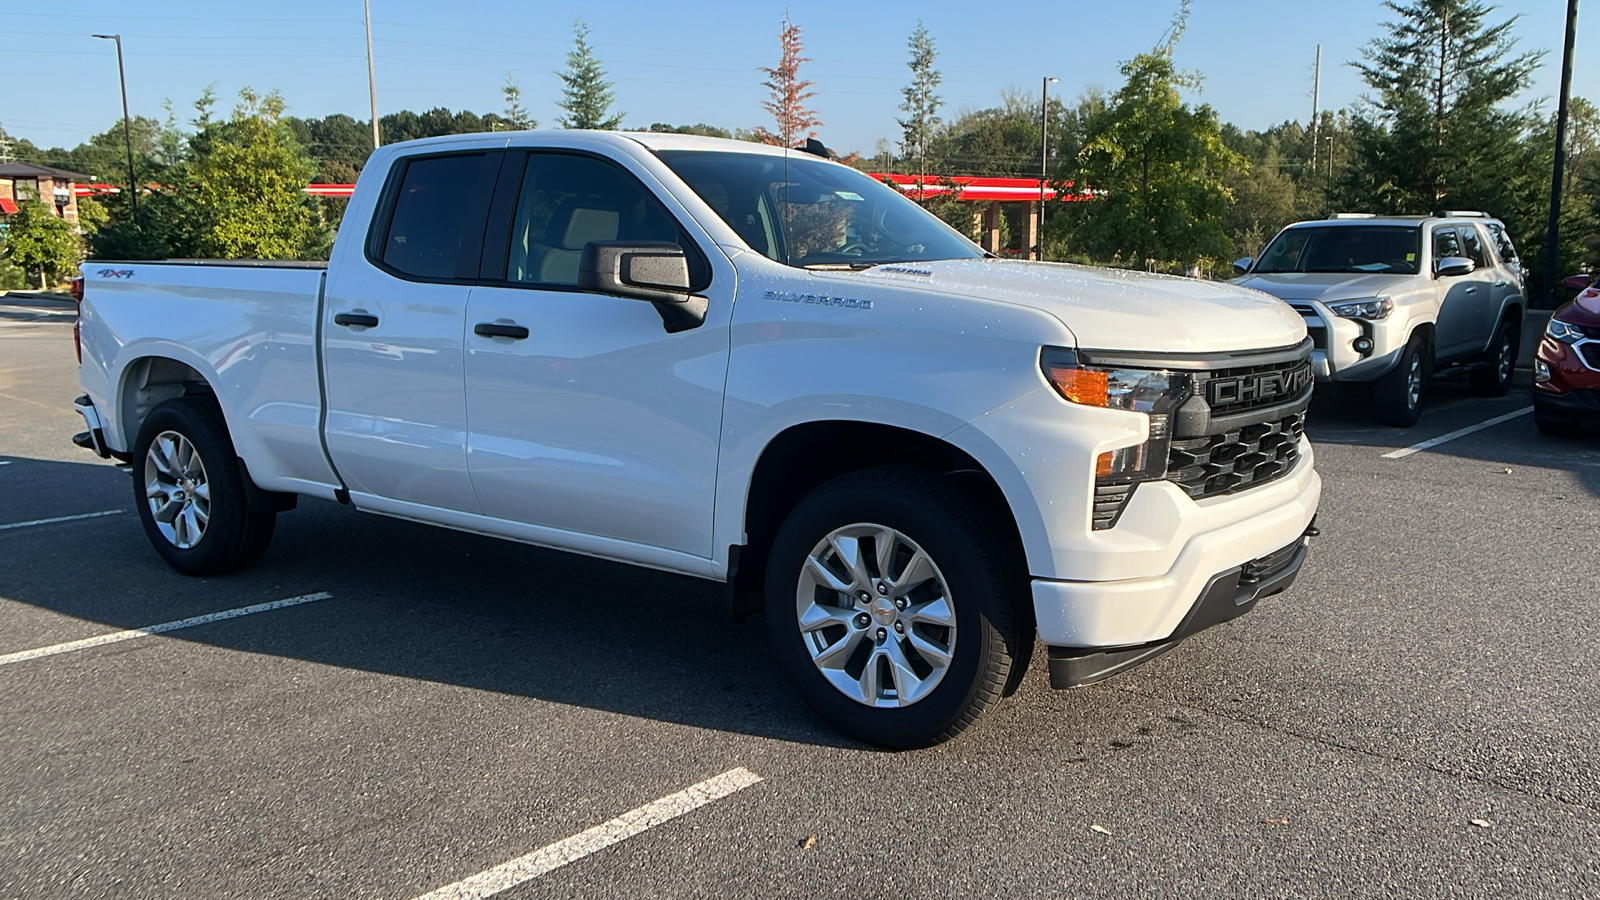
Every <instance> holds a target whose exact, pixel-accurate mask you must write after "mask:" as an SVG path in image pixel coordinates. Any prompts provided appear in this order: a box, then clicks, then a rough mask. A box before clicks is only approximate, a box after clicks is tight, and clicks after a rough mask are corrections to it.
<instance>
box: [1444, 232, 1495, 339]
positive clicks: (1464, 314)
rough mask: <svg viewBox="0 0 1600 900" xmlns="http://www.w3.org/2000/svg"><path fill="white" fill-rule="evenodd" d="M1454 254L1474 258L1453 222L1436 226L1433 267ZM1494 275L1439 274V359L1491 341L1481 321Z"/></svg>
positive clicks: (1481, 272) (1472, 273)
mask: <svg viewBox="0 0 1600 900" xmlns="http://www.w3.org/2000/svg"><path fill="white" fill-rule="evenodd" d="M1480 249H1481V248H1480ZM1453 256H1459V257H1466V258H1468V259H1471V257H1470V256H1468V255H1467V248H1466V247H1465V246H1464V245H1463V242H1462V239H1461V233H1460V232H1459V231H1458V230H1457V228H1456V226H1454V225H1440V226H1437V227H1435V228H1434V230H1433V265H1434V270H1435V271H1437V270H1438V266H1439V263H1440V261H1441V260H1444V259H1448V258H1450V257H1453ZM1473 262H1474V263H1476V262H1477V260H1473ZM1491 274H1492V273H1488V272H1485V271H1484V270H1483V269H1481V268H1480V269H1475V270H1474V271H1472V272H1471V273H1469V274H1466V275H1454V276H1440V277H1439V278H1438V280H1437V281H1436V282H1435V284H1436V285H1437V287H1438V290H1439V321H1438V324H1437V325H1436V326H1435V332H1434V333H1435V345H1436V349H1435V356H1436V358H1438V359H1439V360H1441V361H1443V360H1448V359H1454V358H1456V357H1459V356H1462V355H1464V354H1466V353H1471V352H1473V351H1474V349H1479V350H1481V349H1482V348H1483V344H1484V343H1487V342H1488V337H1487V336H1486V335H1483V334H1481V332H1482V330H1483V326H1482V324H1481V320H1482V319H1483V308H1484V305H1485V304H1486V303H1487V302H1488V301H1489V295H1490V291H1491V287H1490V284H1489V279H1488V276H1489V275H1491Z"/></svg>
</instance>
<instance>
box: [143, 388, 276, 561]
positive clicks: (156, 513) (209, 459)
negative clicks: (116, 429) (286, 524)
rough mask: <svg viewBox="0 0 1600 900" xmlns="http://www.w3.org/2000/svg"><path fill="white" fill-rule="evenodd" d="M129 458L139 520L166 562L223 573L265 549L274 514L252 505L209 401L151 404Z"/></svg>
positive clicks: (195, 399)
mask: <svg viewBox="0 0 1600 900" xmlns="http://www.w3.org/2000/svg"><path fill="white" fill-rule="evenodd" d="M130 458H131V460H132V461H133V490H134V500H135V502H136V503H137V504H138V510H139V521H140V523H141V524H142V525H143V526H144V531H145V536H146V537H148V538H149V539H150V544H151V546H153V547H154V548H155V550H156V553H158V554H160V556H161V558H162V559H164V560H166V562H167V565H170V566H172V568H174V569H177V570H178V571H179V572H182V573H183V574H185V575H199V576H206V575H221V574H224V573H226V572H231V571H234V570H236V569H241V568H244V567H245V566H247V565H249V564H251V563H253V562H255V561H256V560H257V559H259V558H260V556H261V554H262V553H263V552H265V551H266V548H267V544H268V542H269V541H271V539H272V532H273V527H274V525H275V524H276V522H277V515H276V513H274V512H271V511H266V512H253V511H251V510H250V508H249V504H248V501H247V499H246V494H245V485H244V473H243V471H242V469H241V467H240V465H239V458H238V456H237V455H236V454H235V453H234V449H233V441H231V440H230V439H229V438H228V429H227V425H226V424H224V423H223V420H222V414H221V413H220V412H218V411H217V409H216V407H215V406H214V405H213V404H211V403H209V402H207V401H206V400H204V399H202V398H199V397H182V398H179V399H176V400H168V401H166V402H165V403H162V404H160V405H159V406H157V407H156V408H155V409H152V410H151V411H150V415H148V416H146V417H145V420H144V423H143V425H141V426H140V428H139V437H138V439H137V440H135V441H134V444H133V453H132V455H131V457H130Z"/></svg>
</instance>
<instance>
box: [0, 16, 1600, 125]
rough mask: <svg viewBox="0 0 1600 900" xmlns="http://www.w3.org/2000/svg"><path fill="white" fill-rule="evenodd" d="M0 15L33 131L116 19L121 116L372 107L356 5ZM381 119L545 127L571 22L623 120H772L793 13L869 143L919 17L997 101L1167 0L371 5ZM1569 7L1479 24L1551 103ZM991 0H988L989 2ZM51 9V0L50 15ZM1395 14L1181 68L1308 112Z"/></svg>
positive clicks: (1150, 27)
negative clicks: (773, 73) (207, 102)
mask: <svg viewBox="0 0 1600 900" xmlns="http://www.w3.org/2000/svg"><path fill="white" fill-rule="evenodd" d="M6 7H7V9H5V10H0V29H4V30H5V31H6V32H8V34H7V37H8V40H7V42H6V49H5V50H4V51H0V83H4V84H6V85H8V86H9V89H8V90H6V91H5V92H4V93H3V94H0V125H4V127H5V129H6V130H7V131H8V132H9V133H11V134H12V135H14V136H18V137H26V138H28V139H30V140H32V141H33V142H35V143H36V144H39V145H42V146H51V145H58V146H69V147H70V146H73V145H75V144H77V143H78V142H79V141H81V140H83V139H84V138H86V137H87V136H88V135H90V134H92V133H94V132H97V131H103V130H105V129H106V128H108V127H110V126H111V125H113V124H114V123H115V122H116V121H117V119H118V117H119V116H120V103H119V98H118V94H117V70H116V55H115V51H114V49H113V47H112V45H111V43H110V42H109V41H97V40H94V39H92V38H90V37H88V35H89V34H90V33H91V32H102V33H104V32H120V33H121V34H122V35H123V42H124V52H125V53H126V56H127V70H128V94H129V103H130V105H131V107H132V111H133V112H134V113H135V114H143V115H150V116H160V115H162V113H161V104H162V101H163V100H165V99H170V100H171V101H172V102H173V104H174V106H175V107H176V108H177V109H178V112H179V115H180V117H186V115H187V113H189V111H190V103H192V101H193V100H194V99H195V98H196V97H198V96H199V94H200V92H201V91H202V90H203V89H204V88H205V87H206V85H207V84H211V83H215V84H216V87H217V91H218V93H219V94H220V95H221V96H222V97H223V98H224V101H227V100H229V99H231V98H232V97H233V96H234V95H236V94H237V92H238V90H239V88H240V87H243V86H246V85H248V86H251V87H254V88H256V89H258V90H270V89H277V90H279V91H281V92H282V93H283V95H284V98H285V99H286V100H287V102H288V104H289V110H290V112H291V113H292V114H295V115H302V116H321V115H327V114H330V113H335V112H345V113H349V114H351V115H353V116H356V117H358V118H361V117H364V116H365V115H366V111H367V77H366V58H365V44H364V41H363V32H362V24H361V0H315V2H313V0H273V2H266V0H231V2H223V3H218V2H214V0H212V2H202V0H173V2H144V3H130V2H128V0H119V2H115V3H108V2H98V0H56V2H55V3H53V4H49V5H46V4H33V5H23V4H19V3H8V4H6ZM372 7H373V10H372V17H373V40H374V44H375V52H376V55H377V62H376V66H377V77H378V107H379V111H380V113H387V112H391V111H394V110H396V109H402V108H409V109H413V110H421V109H425V108H428V107H433V106H446V107H450V108H452V109H462V108H468V109H472V110H475V111H478V112H490V111H498V110H500V109H501V108H502V106H503V102H502V98H501V95H500V87H501V85H502V84H503V83H504V81H505V78H506V75H507V73H508V72H509V73H510V74H511V75H512V76H513V77H514V78H515V79H516V80H517V81H518V82H519V83H520V84H521V85H522V89H523V94H524V103H525V105H526V106H528V107H529V108H530V110H531V111H532V113H533V115H534V116H536V117H537V118H538V119H539V120H540V122H541V124H544V125H553V124H554V119H555V116H556V114H557V109H556V107H555V100H556V99H557V97H558V96H559V84H558V80H557V78H556V76H555V74H554V73H555V71H556V70H557V69H559V68H561V67H562V65H563V64H564V57H565V54H566V52H567V51H568V50H569V49H570V47H571V43H572V23H573V20H574V19H577V18H583V19H584V20H585V21H587V22H588V24H589V26H590V28H591V30H592V33H591V36H590V40H591V43H592V45H593V47H594V48H595V50H596V52H597V54H598V55H599V57H600V58H601V60H602V61H603V62H604V64H605V66H606V68H607V70H608V71H609V73H610V77H611V79H612V80H613V81H614V82H615V85H616V94H617V101H618V104H617V105H618V107H619V108H621V109H622V110H625V111H626V112H627V117H626V120H625V124H626V125H628V126H638V127H643V126H646V125H648V124H650V123H651V122H670V123H675V124H681V123H692V122H707V123H710V124H713V125H719V126H722V127H724V128H730V129H731V128H735V127H741V126H742V127H750V126H753V125H758V124H768V121H767V116H766V114H765V113H764V112H763V111H762V109H761V105H760V104H761V101H762V100H763V99H765V94H766V92H765V90H764V89H763V88H762V87H761V86H760V82H761V81H762V80H763V76H762V75H760V74H759V73H758V72H757V71H756V69H757V67H758V66H764V65H774V64H775V63H776V60H777V56H778V39H777V33H778V29H779V27H780V24H781V20H782V18H783V15H784V12H785V10H786V9H788V10H789V11H790V13H791V14H792V15H793V17H794V20H795V21H796V22H797V23H798V24H799V25H801V27H802V28H803V35H804V39H805V43H806V53H807V55H808V56H810V57H812V58H813V60H814V61H813V62H810V63H808V64H806V65H805V67H804V68H803V69H802V74H803V75H804V76H805V77H808V78H810V79H812V80H814V81H815V82H816V83H817V86H816V88H815V89H816V90H817V92H818V95H817V97H816V98H815V99H814V100H813V101H812V103H813V105H814V107H815V108H816V109H817V110H818V112H819V113H820V115H821V118H822V120H823V122H824V127H823V128H822V129H821V130H820V137H821V138H822V139H823V140H824V141H825V142H826V143H827V144H828V145H829V146H831V147H833V148H835V149H837V150H841V151H848V150H861V151H863V152H864V153H871V152H872V150H873V147H874V145H875V143H876V141H877V140H878V139H879V138H890V139H894V138H896V137H897V136H898V128H897V126H896V125H895V123H894V118H895V116H896V115H897V107H898V105H899V103H900V100H901V97H900V88H901V87H902V86H904V84H905V83H906V80H907V70H906V67H905V61H906V55H907V53H906V37H907V36H908V35H909V33H910V32H911V30H912V28H913V27H914V26H915V24H916V21H917V19H918V17H919V16H920V17H921V18H922V20H923V21H924V23H925V24H926V25H927V27H928V29H929V31H930V32H932V34H933V36H934V38H935V39H936V40H937V42H938V47H939V54H940V55H939V68H940V70H941V71H942V72H943V74H944V85H943V87H942V89H941V92H940V93H941V94H942V96H943V97H944V99H945V101H946V104H947V107H946V109H945V111H944V114H945V116H946V118H949V117H950V116H951V115H952V114H953V113H954V112H956V111H958V110H960V109H962V108H971V109H978V108H982V107H985V106H990V105H994V104H995V103H996V102H997V100H998V98H999V95H1000V93H1001V92H1002V91H1003V90H1005V89H1007V88H1015V89H1019V90H1024V91H1028V92H1029V93H1030V94H1031V93H1032V92H1036V91H1038V89H1039V80H1040V77H1041V76H1044V75H1051V76H1055V77H1057V78H1060V79H1061V81H1060V83H1059V84H1055V85H1052V86H1051V88H1052V90H1053V91H1060V92H1062V93H1063V94H1064V95H1065V96H1067V97H1069V98H1070V97H1073V96H1076V95H1077V94H1078V93H1080V92H1081V91H1082V90H1083V89H1084V88H1085V87H1087V86H1089V85H1099V86H1102V87H1104V88H1107V89H1110V90H1114V89H1115V88H1116V87H1117V85H1118V84H1119V82H1120V78H1119V76H1118V73H1117V67H1118V65H1119V64H1120V63H1121V62H1122V61H1125V60H1127V59H1128V58H1130V57H1132V56H1133V55H1134V54H1136V53H1139V52H1141V51H1143V50H1145V49H1148V48H1149V47H1151V46H1152V45H1154V44H1155V43H1156V42H1157V41H1158V40H1159V39H1160V38H1161V36H1162V34H1163V33H1164V32H1165V31H1166V28H1167V24H1168V22H1169V20H1170V19H1171V17H1172V14H1173V12H1174V11H1175V10H1176V8H1177V0H1116V2H1103V0H1074V2H1054V3H1049V2H1034V0H1009V2H1005V3H999V4H995V5H994V6H993V7H986V5H983V4H970V3H962V4H956V3H948V2H946V3H908V2H901V0H878V2H872V3H845V2H836V0H813V2H810V3H799V2H791V3H782V2H771V0H744V2H738V3H729V2H721V0H718V2H702V3H698V4H674V3H661V2H641V0H587V2H581V3H573V2H537V3H535V2H520V3H519V2H509V0H471V2H456V3H441V2H438V0H372ZM1564 7H1565V4H1564V3H1562V2H1560V0H1540V2H1537V3H1535V2H1532V0H1522V2H1511V3H1504V4H1502V6H1501V8H1500V10H1499V11H1497V12H1496V13H1495V14H1494V16H1493V19H1494V20H1495V21H1498V20H1499V19H1500V18H1501V17H1503V16H1506V15H1510V14H1512V13H1519V12H1520V13H1522V14H1523V18H1522V20H1521V22H1520V23H1519V24H1518V26H1517V31H1516V33H1517V35H1518V36H1519V38H1520V41H1521V43H1520V45H1519V46H1520V47H1522V48H1527V49H1545V50H1548V51H1549V54H1548V55H1547V57H1546V60H1545V65H1544V67H1543V68H1542V69H1541V70H1540V72H1539V74H1538V76H1537V80H1536V82H1535V85H1534V89H1533V90H1532V91H1531V92H1530V94H1529V96H1528V97H1527V98H1525V99H1533V98H1535V97H1540V96H1543V97H1548V98H1551V99H1550V100H1549V108H1551V109H1553V108H1554V97H1555V94H1556V88H1557V82H1558V77H1559V69H1560V59H1559V57H1560V50H1561V40H1562V28H1563V27H1564ZM985 8H988V9H992V10H993V14H992V15H987V16H986V15H982V14H980V11H981V10H983V9H985ZM46 9H49V10H51V12H43V10H46ZM1587 16H1588V18H1587V19H1585V18H1584V17H1583V15H1582V14H1580V17H1579V32H1578V46H1579V55H1578V59H1577V64H1576V67H1575V74H1574V79H1573V92H1574V93H1575V94H1578V95H1581V96H1587V97H1590V98H1595V99H1600V60H1590V59H1588V58H1587V57H1586V56H1585V55H1584V54H1583V48H1584V46H1585V44H1586V43H1587V44H1588V45H1590V46H1595V47H1600V40H1597V39H1600V10H1590V11H1588V13H1587ZM1386 18H1388V13H1387V11H1386V10H1384V9H1383V8H1382V5H1381V4H1380V3H1378V2H1373V0H1317V2H1307V0H1228V2H1222V0H1194V9H1193V14H1192V16H1191V19H1190V24H1189V30H1188V33H1187V34H1186V35H1185V36H1184V39H1183V42H1182V43H1181V44H1180V46H1179V49H1178V62H1179V64H1180V65H1181V66H1182V67H1183V68H1186V69H1190V70H1194V71H1198V72H1200V73H1201V74H1202V75H1203V76H1204V78H1205V82H1204V86H1203V89H1202V91H1201V93H1200V94H1199V96H1198V99H1199V100H1201V101H1204V102H1207V103H1210V104H1211V105H1212V106H1214V107H1216V109H1217V111H1218V112H1219V114H1220V115H1221V117H1222V118H1223V120H1224V121H1231V122H1233V123H1235V124H1237V125H1240V126H1242V127H1245V128H1261V127H1265V126H1267V125H1270V124H1273V123H1276V122H1280V121H1283V120H1285V119H1292V118H1297V119H1300V120H1302V121H1303V120H1305V119H1306V118H1307V116H1308V115H1309V113H1310V108H1311V97H1310V92H1311V63H1312V56H1313V52H1314V48H1315V46H1316V45H1317V44H1318V43H1319V42H1320V43H1321V44H1322V58H1323V80H1322V97H1323V106H1324V108H1330V107H1331V108H1338V107H1341V106H1344V105H1346V104H1349V103H1350V102H1352V101H1354V100H1355V99H1356V98H1357V97H1358V96H1359V95H1360V94H1361V92H1362V89H1363V88H1362V84H1361V82H1360V79H1359V77H1358V76H1357V73H1356V72H1355V71H1354V70H1353V69H1351V68H1350V67H1349V66H1348V65H1346V63H1347V62H1348V61H1349V60H1352V59H1356V58H1358V55H1359V48H1360V47H1361V46H1362V45H1363V44H1364V43H1366V42H1367V41H1369V40H1371V39H1372V38H1373V37H1374V36H1376V35H1377V34H1379V33H1380V31H1381V23H1382V22H1383V21H1384V20H1385V19H1386Z"/></svg>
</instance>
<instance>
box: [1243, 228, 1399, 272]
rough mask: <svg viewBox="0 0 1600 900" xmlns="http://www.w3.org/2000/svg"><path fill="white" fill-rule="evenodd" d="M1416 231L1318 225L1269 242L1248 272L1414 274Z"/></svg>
mask: <svg viewBox="0 0 1600 900" xmlns="http://www.w3.org/2000/svg"><path fill="white" fill-rule="evenodd" d="M1417 238H1418V235H1417V229H1416V228H1414V227H1411V226H1405V225H1319V226H1312V227H1307V228H1290V229H1286V230H1284V231H1282V232H1280V233H1279V234H1278V236H1277V237H1276V238H1273V240H1272V244H1271V245H1270V246H1268V247H1267V249H1266V251H1265V252H1263V253H1262V254H1261V261H1260V262H1258V263H1257V264H1256V267H1255V268H1254V269H1253V270H1252V271H1253V272H1258V273H1270V272H1392V273H1396V274H1400V273H1403V274H1407V275H1415V274H1416V272H1417V250H1418V248H1417Z"/></svg>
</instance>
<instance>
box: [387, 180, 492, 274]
mask: <svg viewBox="0 0 1600 900" xmlns="http://www.w3.org/2000/svg"><path fill="white" fill-rule="evenodd" d="M483 159H484V158H483V156H482V155H481V154H480V155H473V156H439V157H434V158H432V159H414V160H412V161H410V162H409V163H407V164H406V171H405V175H404V176H403V180H402V181H401V183H400V191H399V194H398V195H397V196H396V197H395V201H394V214H393V216H392V217H391V218H390V219H389V228H388V230H387V231H386V232H385V234H384V241H383V251H382V256H381V258H382V259H383V261H384V263H386V264H387V265H390V266H393V267H394V268H395V269H398V270H399V271H401V272H403V273H405V274H407V275H412V276H415V277H417V278H453V277H455V275H456V261H457V258H458V257H459V256H460V253H461V247H462V245H463V243H472V238H471V234H470V230H471V229H474V228H475V229H477V232H478V234H479V235H481V234H482V233H483V224H484V223H483V220H482V218H481V215H482V213H481V212H480V211H481V210H482V209H483V205H482V204H483V200H484V198H482V197H479V196H477V194H478V188H479V185H478V180H479V177H478V176H479V172H480V171H481V169H482V167H483ZM476 240H481V237H480V238H477V239H476Z"/></svg>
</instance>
